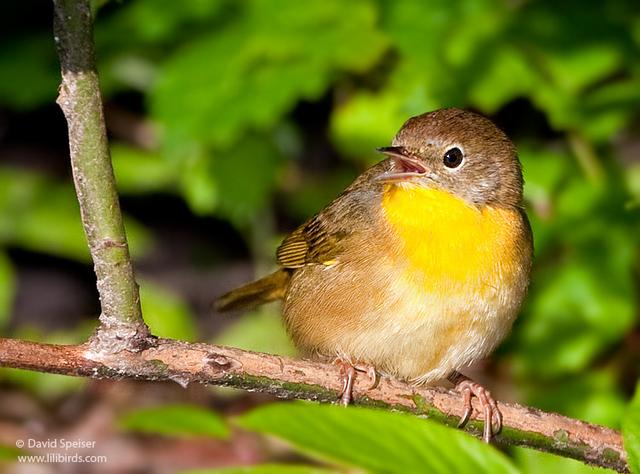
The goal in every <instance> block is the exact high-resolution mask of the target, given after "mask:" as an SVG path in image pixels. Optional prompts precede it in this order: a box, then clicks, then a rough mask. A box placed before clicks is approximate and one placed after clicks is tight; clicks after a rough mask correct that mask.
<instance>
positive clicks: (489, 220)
mask: <svg viewBox="0 0 640 474" xmlns="http://www.w3.org/2000/svg"><path fill="white" fill-rule="evenodd" d="M378 151H380V152H381V153H383V154H384V155H386V156H387V157H388V158H387V159H385V160H383V161H381V162H379V163H378V164H376V165H374V166H373V167H371V168H369V169H368V170H367V171H365V172H364V173H362V174H361V175H360V176H359V177H358V178H357V179H356V180H355V181H354V182H353V184H351V185H350V186H349V187H348V188H347V189H346V190H345V191H344V192H343V193H342V194H341V195H340V196H338V197H337V198H336V199H335V200H334V201H333V202H332V203H330V204H329V205H328V206H327V207H325V208H324V209H323V210H322V211H320V212H319V213H318V214H317V215H315V216H313V217H312V218H311V219H309V220H308V221H306V222H305V223H304V224H302V225H301V226H300V227H298V228H297V229H296V230H295V231H293V232H292V233H291V234H290V235H289V236H288V237H287V238H286V239H285V240H284V241H283V242H282V244H281V245H280V247H279V248H278V251H277V260H278V263H279V264H280V266H281V268H280V269H279V270H277V271H276V272H275V273H272V274H271V275H269V276H267V277H265V278H262V279H260V280H258V281H255V282H253V283H250V284H248V285H246V286H244V287H242V288H239V289H236V290H233V291H231V292H230V293H227V294H226V295H224V296H222V297H221V298H220V299H219V300H218V302H217V307H218V309H219V310H228V309H232V308H239V307H243V306H244V307H247V306H252V305H255V304H260V303H264V302H267V301H272V300H276V299H283V300H284V308H283V312H284V321H285V324H286V327H287V329H288V331H289V334H290V335H291V337H292V338H293V341H294V342H295V344H296V346H297V347H298V348H299V349H300V350H301V351H302V352H303V353H305V354H307V355H311V356H316V357H321V358H324V359H326V358H330V359H334V360H338V361H340V363H341V364H342V365H343V367H344V370H343V375H344V382H345V386H344V390H343V395H342V397H341V401H342V402H343V403H348V402H349V400H350V396H351V387H352V383H353V377H354V376H355V373H356V372H355V371H356V369H362V368H363V367H365V368H367V369H368V371H369V372H370V373H372V370H371V368H375V369H377V370H379V371H380V372H381V373H386V374H389V375H392V376H395V377H398V378H401V379H404V380H408V381H411V382H414V383H418V384H432V383H435V382H437V381H440V380H443V379H445V378H449V380H451V381H452V382H454V383H455V384H456V386H457V388H458V390H460V391H461V392H462V394H463V403H464V407H465V414H464V416H463V419H462V420H461V423H464V422H466V420H467V419H468V417H469V416H470V414H471V402H470V401H471V397H472V396H473V395H475V396H477V397H478V399H479V401H480V403H481V406H482V407H483V410H484V439H485V440H486V441H489V439H490V438H491V436H492V434H493V433H494V432H495V431H497V430H499V429H500V426H501V415H500V412H499V410H498V409H497V406H496V404H495V401H494V400H493V399H492V398H491V395H490V393H489V392H488V391H487V390H486V389H484V388H483V387H482V386H480V385H478V384H476V383H474V382H472V381H471V380H469V379H468V378H466V377H465V376H463V375H461V374H460V373H459V372H458V371H459V370H461V369H463V368H465V367H468V366H469V365H470V364H472V363H473V362H474V361H477V360H479V359H481V358H483V357H485V356H487V355H488V354H489V353H490V352H491V351H492V350H493V349H494V348H495V346H496V345H497V344H498V343H499V342H500V341H501V340H502V339H503V338H504V337H505V335H506V334H507V332H508V331H509V329H510V328H511V325H512V323H513V321H514V319H515V317H516V315H517V313H518V311H519V309H520V305H521V304H522V301H523V299H524V297H525V294H526V291H527V286H528V284H529V274H530V269H531V261H532V255H533V246H532V236H531V229H530V226H529V222H528V219H527V217H526V214H525V212H524V210H523V204H522V184H523V182H522V172H521V168H520V163H519V161H518V158H517V155H516V150H515V147H514V146H513V144H512V143H511V141H510V140H509V139H508V138H507V136H506V135H505V134H504V133H503V132H502V131H501V130H500V129H499V128H498V127H496V126H495V125H494V124H493V123H492V122H491V121H490V120H488V119H487V118H485V117H482V116H480V115H477V114H475V113H471V112H468V111H464V110H459V109H443V110H437V111H434V112H431V113H426V114H423V115H419V116H417V117H413V118H411V119H409V120H408V121H407V122H406V123H405V124H404V125H403V126H402V128H401V129H400V131H399V132H398V133H397V135H396V136H395V138H394V139H393V143H392V146H390V147H384V148H380V149H379V150H378ZM373 373H374V374H375V372H373ZM374 381H375V377H374Z"/></svg>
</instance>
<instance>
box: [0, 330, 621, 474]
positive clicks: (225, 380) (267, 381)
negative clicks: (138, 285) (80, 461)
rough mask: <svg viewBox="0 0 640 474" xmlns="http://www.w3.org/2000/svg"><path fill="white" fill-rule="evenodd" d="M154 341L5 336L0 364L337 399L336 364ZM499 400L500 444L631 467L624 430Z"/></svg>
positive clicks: (364, 394)
mask: <svg viewBox="0 0 640 474" xmlns="http://www.w3.org/2000/svg"><path fill="white" fill-rule="evenodd" d="M151 341H152V342H153V343H152V344H151V345H150V347H148V348H146V349H143V350H140V351H138V352H131V351H122V352H120V353H118V354H110V353H106V352H104V351H95V350H94V349H93V348H92V347H91V346H90V345H81V346H61V345H51V344H39V343H34V342H27V341H18V340H12V339H0V366H4V367H15V368H22V369H30V370H38V371H43V372H53V373H58V374H65V375H76V376H86V377H93V378H111V379H120V378H134V379H145V380H171V381H174V382H177V383H179V384H180V385H182V386H187V385H188V384H189V383H192V382H199V383H206V384H213V385H227V386H231V387H236V388H242V389H245V390H250V391H261V392H266V393H271V394H273V395H276V396H278V397H281V398H300V399H306V400H316V401H321V402H333V401H335V400H337V399H338V396H339V392H340V389H341V382H340V374H339V369H338V368H337V367H336V366H335V365H331V364H324V363H319V362H311V361H308V360H297V359H289V358H285V357H279V356H275V355H270V354H260V353H255V352H249V351H244V350H240V349H233V348H228V347H222V346H213V345H207V344H193V343H186V342H180V341H174V340H169V339H151ZM368 383H369V381H368V380H367V379H366V378H364V377H360V378H357V379H356V382H355V384H354V403H355V404H356V405H365V406H373V407H378V408H384V409H389V410H400V411H404V412H410V413H414V414H416V415H419V416H427V417H429V418H432V419H435V420H438V421H440V422H442V423H444V424H447V425H449V426H456V425H457V423H458V420H459V419H460V416H461V415H462V403H461V399H460V395H459V394H458V393H456V392H453V391H447V390H444V389H440V388H423V387H413V386H411V385H408V384H406V383H404V382H401V381H398V380H394V379H390V378H388V377H383V378H382V379H381V380H380V382H379V383H378V385H377V386H376V387H375V388H373V389H371V390H367V385H368ZM498 405H499V407H500V410H501V412H502V414H503V415H504V426H503V429H502V431H501V432H500V434H498V435H497V436H496V437H495V442H496V443H497V444H499V445H515V446H526V447H529V448H534V449H538V450H541V451H547V452H550V453H555V454H559V455H561V456H565V457H570V458H574V459H577V460H580V461H583V462H586V463H589V464H593V465H596V466H601V467H607V468H611V469H615V470H617V471H619V472H627V470H628V467H627V462H626V454H625V452H624V449H623V447H622V438H621V436H620V433H618V432H616V431H614V430H611V429H609V428H605V427H603V426H597V425H592V424H589V423H585V422H582V421H578V420H574V419H571V418H567V417H564V416H561V415H558V414H555V413H545V412H543V411H540V410H537V409H535V408H529V407H524V406H520V405H515V404H506V403H499V404H498ZM464 430H465V431H467V432H469V433H471V434H474V435H476V436H479V437H480V436H482V412H481V410H480V406H479V405H478V404H477V403H476V401H475V400H474V413H473V415H472V419H471V420H470V422H469V423H468V424H467V426H465V427H464Z"/></svg>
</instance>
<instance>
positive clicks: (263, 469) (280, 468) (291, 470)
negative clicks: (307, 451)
mask: <svg viewBox="0 0 640 474" xmlns="http://www.w3.org/2000/svg"><path fill="white" fill-rule="evenodd" d="M338 472H339V471H334V470H330V469H323V468H320V467H317V466H303V465H300V464H298V465H296V464H259V465H257V466H242V467H223V468H220V469H194V470H189V471H182V472H181V473H180V474H337V473H338Z"/></svg>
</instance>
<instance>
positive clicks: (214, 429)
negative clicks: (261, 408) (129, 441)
mask: <svg viewBox="0 0 640 474" xmlns="http://www.w3.org/2000/svg"><path fill="white" fill-rule="evenodd" d="M119 424H120V426H121V427H122V428H124V429H126V430H128V431H135V432H138V433H147V434H159V435H166V436H209V437H212V438H226V437H228V436H229V428H228V427H227V425H226V424H225V422H224V420H223V419H222V418H220V416H218V415H217V414H216V413H215V412H213V411H211V410H208V409H205V408H202V407H199V406H195V405H184V404H180V405H162V406H157V407H152V408H143V409H139V410H132V411H130V412H128V413H127V414H125V415H124V416H122V417H121V418H120V420H119Z"/></svg>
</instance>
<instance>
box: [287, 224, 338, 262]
mask: <svg viewBox="0 0 640 474" xmlns="http://www.w3.org/2000/svg"><path fill="white" fill-rule="evenodd" d="M324 219H325V218H324V217H323V216H322V215H317V216H315V217H313V218H312V219H310V220H309V221H307V222H305V223H304V224H302V225H301V226H300V227H298V228H297V229H296V230H294V231H293V232H292V233H291V234H289V236H288V237H287V238H286V239H284V241H283V242H282V244H280V247H278V250H277V251H276V256H277V259H278V263H279V264H280V265H282V266H283V267H285V268H300V267H302V266H304V265H307V264H309V263H323V264H326V263H328V262H331V261H332V260H333V259H334V258H335V257H336V256H337V255H338V254H339V253H340V246H341V242H342V241H343V239H344V238H345V237H346V236H347V232H346V231H344V230H342V229H332V230H329V227H331V226H330V225H327V224H328V223H326V222H324Z"/></svg>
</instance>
